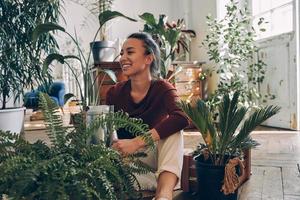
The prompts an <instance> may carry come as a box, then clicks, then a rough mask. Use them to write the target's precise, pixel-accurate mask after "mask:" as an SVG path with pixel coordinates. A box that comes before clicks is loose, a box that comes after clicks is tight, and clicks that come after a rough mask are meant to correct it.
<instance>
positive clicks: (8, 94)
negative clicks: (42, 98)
mask: <svg viewBox="0 0 300 200" xmlns="http://www.w3.org/2000/svg"><path fill="white" fill-rule="evenodd" d="M59 8H60V1H58V0H53V1H36V0H24V1H18V0H9V1H8V0H0V21H1V28H0V38H1V40H0V49H1V50H0V96H1V97H0V98H1V100H0V101H1V108H2V109H5V108H6V107H7V106H6V104H7V102H8V101H9V100H10V99H12V98H14V101H16V100H17V99H18V98H19V97H20V95H21V94H23V92H24V88H26V87H31V88H33V86H34V84H40V83H48V82H51V71H50V69H49V70H48V71H46V73H44V74H43V73H42V68H41V58H42V57H43V54H44V53H50V52H53V51H54V50H55V48H56V47H57V44H56V41H55V39H54V37H52V36H51V35H44V36H42V37H41V38H40V39H39V40H37V42H36V44H35V45H32V41H31V34H32V32H33V29H34V28H35V26H36V25H37V24H38V23H46V22H57V21H58V18H59V15H60V9H59Z"/></svg>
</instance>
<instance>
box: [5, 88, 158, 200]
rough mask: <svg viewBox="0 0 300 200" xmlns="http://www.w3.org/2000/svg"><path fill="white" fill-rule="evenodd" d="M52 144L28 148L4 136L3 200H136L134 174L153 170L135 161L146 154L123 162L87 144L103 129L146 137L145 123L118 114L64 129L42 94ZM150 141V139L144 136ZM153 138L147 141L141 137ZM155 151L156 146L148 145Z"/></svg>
mask: <svg viewBox="0 0 300 200" xmlns="http://www.w3.org/2000/svg"><path fill="white" fill-rule="evenodd" d="M39 98H40V105H41V107H42V110H43V113H44V116H45V124H46V129H47V133H48V136H49V138H50V141H51V144H50V146H49V145H47V144H46V143H45V142H43V141H40V140H38V141H37V142H35V143H33V144H30V143H28V142H27V141H25V140H24V139H22V137H20V136H19V135H14V134H11V133H9V132H3V131H0V195H6V196H7V197H9V198H13V199H116V200H117V199H128V198H131V199H135V198H138V197H140V195H139V193H137V192H136V190H135V186H134V185H135V184H137V185H138V183H137V180H136V178H135V174H141V173H147V172H149V168H147V167H146V166H144V165H141V163H140V162H139V161H138V160H137V158H138V157H140V156H145V155H144V154H134V155H131V156H128V157H123V156H121V155H120V154H119V153H118V152H117V151H115V150H113V149H111V148H109V147H107V146H106V145H105V143H100V144H97V145H92V144H90V143H89V142H88V138H89V137H90V136H91V134H92V133H93V130H95V129H97V128H98V127H99V125H102V126H103V125H105V123H110V124H111V125H113V126H114V127H115V128H121V127H122V128H125V129H130V130H131V131H133V132H134V133H135V134H136V135H139V133H146V132H147V131H148V130H149V129H148V126H147V125H145V124H143V123H142V121H141V120H138V119H132V118H129V117H128V115H126V114H124V113H122V112H117V113H111V114H110V115H109V116H108V117H100V118H98V119H97V120H96V121H95V122H94V123H92V124H91V125H90V126H88V127H86V125H85V124H84V123H81V124H80V125H78V126H77V127H75V129H71V130H68V129H67V128H65V127H63V125H62V120H61V118H60V116H59V114H58V113H57V107H56V105H55V104H54V102H52V101H51V99H50V98H49V97H48V96H47V95H44V94H42V93H41V94H40V97H39ZM146 135H147V134H146ZM141 137H142V138H148V139H149V138H150V137H149V136H141ZM148 144H150V145H153V141H152V143H148Z"/></svg>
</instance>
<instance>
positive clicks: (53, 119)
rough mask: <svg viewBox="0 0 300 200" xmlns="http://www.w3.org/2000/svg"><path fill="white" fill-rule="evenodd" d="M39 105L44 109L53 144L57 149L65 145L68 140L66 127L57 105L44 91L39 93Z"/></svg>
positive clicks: (48, 131) (47, 128)
mask: <svg viewBox="0 0 300 200" xmlns="http://www.w3.org/2000/svg"><path fill="white" fill-rule="evenodd" d="M39 106H40V108H41V109H42V111H43V114H44V117H45V125H46V130H47V133H48V136H49V138H50V141H51V145H53V146H54V147H57V149H60V148H63V147H65V145H66V143H67V141H66V128H65V127H64V126H63V122H62V119H61V117H60V116H59V114H58V113H57V109H58V107H57V105H56V104H55V103H54V102H53V101H52V100H51V98H50V97H49V96H48V95H47V94H44V93H41V92H40V93H39Z"/></svg>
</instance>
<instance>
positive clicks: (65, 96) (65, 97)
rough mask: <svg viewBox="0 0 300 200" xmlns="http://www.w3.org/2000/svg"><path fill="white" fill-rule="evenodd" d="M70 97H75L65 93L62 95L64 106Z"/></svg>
mask: <svg viewBox="0 0 300 200" xmlns="http://www.w3.org/2000/svg"><path fill="white" fill-rule="evenodd" d="M72 97H75V95H74V94H73V93H67V94H65V95H64V104H66V103H67V102H68V101H69V99H71V98H72Z"/></svg>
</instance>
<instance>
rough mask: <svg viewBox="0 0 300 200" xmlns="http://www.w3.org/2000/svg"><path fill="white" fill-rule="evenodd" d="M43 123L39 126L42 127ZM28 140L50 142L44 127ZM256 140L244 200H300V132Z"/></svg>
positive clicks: (187, 198)
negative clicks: (250, 173) (257, 144)
mask: <svg viewBox="0 0 300 200" xmlns="http://www.w3.org/2000/svg"><path fill="white" fill-rule="evenodd" d="M38 123H39V122H35V124H38ZM30 124H31V126H32V123H28V122H27V129H25V138H26V139H27V140H29V141H31V142H33V141H36V140H37V139H43V140H46V141H47V139H48V138H47V136H46V135H45V133H44V132H43V131H42V129H43V127H42V128H41V129H40V128H38V126H37V128H30ZM25 125H26V124H25ZM252 137H253V138H254V139H256V140H257V141H258V142H259V143H260V144H261V145H260V146H259V147H258V148H256V149H253V150H252V175H251V178H250V180H249V181H247V182H246V183H244V184H243V185H242V187H241V188H240V189H239V199H240V200H300V172H299V170H300V169H299V166H297V164H298V165H299V164H300V132H297V131H286V130H278V129H270V128H266V127H263V128H260V129H259V130H257V131H254V132H253V133H252ZM200 138H201V136H200V134H199V133H197V132H186V133H185V134H184V139H185V149H186V150H188V149H190V150H192V149H194V148H195V147H196V146H197V144H198V143H199V141H200ZM192 199H195V196H193V194H189V193H183V192H181V191H176V192H175V195H174V200H192Z"/></svg>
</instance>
